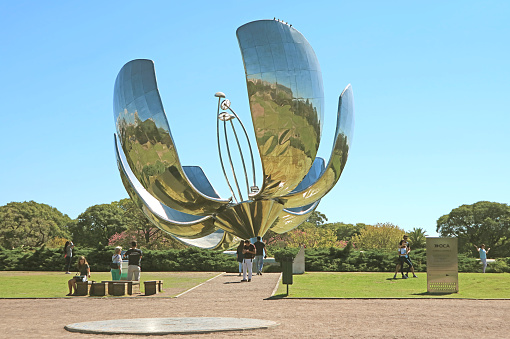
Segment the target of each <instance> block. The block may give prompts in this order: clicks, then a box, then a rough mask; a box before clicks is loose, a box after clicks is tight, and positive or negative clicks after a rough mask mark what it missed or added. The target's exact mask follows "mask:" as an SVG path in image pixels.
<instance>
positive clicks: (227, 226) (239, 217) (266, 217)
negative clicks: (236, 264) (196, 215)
mask: <svg viewBox="0 0 510 339" xmlns="http://www.w3.org/2000/svg"><path fill="white" fill-rule="evenodd" d="M282 210H283V204H281V203H279V202H278V201H276V200H257V201H252V202H243V203H240V204H237V205H234V206H232V207H231V208H228V209H227V210H225V211H223V212H221V213H219V214H218V215H217V216H216V222H215V225H216V226H217V227H219V228H221V229H223V230H225V231H227V232H228V233H232V234H234V235H236V236H238V237H240V238H242V239H250V238H254V237H256V236H263V235H264V234H266V232H267V230H268V229H269V227H271V225H272V224H273V222H274V221H275V220H276V218H277V217H278V215H279V214H280V213H281V212H282Z"/></svg>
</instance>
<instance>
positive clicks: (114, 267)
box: [110, 262, 119, 270]
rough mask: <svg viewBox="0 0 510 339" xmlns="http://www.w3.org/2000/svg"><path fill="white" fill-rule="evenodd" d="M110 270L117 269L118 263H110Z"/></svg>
mask: <svg viewBox="0 0 510 339" xmlns="http://www.w3.org/2000/svg"><path fill="white" fill-rule="evenodd" d="M110 268H111V269H114V270H117V269H119V263H118V262H111V263H110Z"/></svg>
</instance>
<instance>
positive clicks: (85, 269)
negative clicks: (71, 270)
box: [67, 255, 90, 295]
mask: <svg viewBox="0 0 510 339" xmlns="http://www.w3.org/2000/svg"><path fill="white" fill-rule="evenodd" d="M77 268H78V272H79V273H80V277H79V279H78V278H77V277H74V278H72V279H69V281H68V282H67V285H68V286H69V294H68V295H73V288H74V293H75V294H76V283H77V282H78V281H81V282H85V281H87V279H88V278H90V267H89V263H88V262H87V259H85V257H84V256H83V255H82V256H81V257H80V258H79V259H78V265H77Z"/></svg>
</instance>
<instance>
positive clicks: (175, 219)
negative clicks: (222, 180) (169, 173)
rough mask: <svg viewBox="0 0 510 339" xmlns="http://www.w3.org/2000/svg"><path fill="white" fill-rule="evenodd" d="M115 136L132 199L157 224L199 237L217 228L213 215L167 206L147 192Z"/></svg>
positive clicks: (175, 233)
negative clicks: (200, 215)
mask: <svg viewBox="0 0 510 339" xmlns="http://www.w3.org/2000/svg"><path fill="white" fill-rule="evenodd" d="M116 139H117V138H115V146H116V147H115V153H116V156H117V164H118V166H119V172H120V175H121V179H122V183H123V184H124V187H125V188H126V191H127V192H128V194H129V196H130V197H131V199H132V200H133V201H134V202H135V203H136V205H137V206H138V207H139V208H141V209H142V211H143V212H144V214H145V215H146V216H147V218H149V220H151V221H152V222H153V223H154V224H155V225H156V226H158V227H159V228H161V229H162V230H164V231H166V232H168V233H170V234H171V235H174V236H180V237H187V238H199V237H203V236H207V235H209V234H211V233H213V232H215V231H216V230H218V228H217V227H215V226H214V219H213V218H212V216H205V217H199V216H194V215H191V214H186V213H182V212H179V211H176V210H174V209H172V208H170V207H168V206H165V205H164V204H162V203H161V202H159V201H158V200H156V199H155V198H154V197H153V196H152V195H151V194H150V193H149V192H147V191H146V190H145V189H144V188H143V187H142V186H141V185H140V183H139V182H138V180H137V179H136V178H135V177H134V175H133V173H132V172H131V170H130V169H129V167H128V166H126V164H125V159H123V158H124V157H123V154H122V149H120V147H119V144H118V142H117V140H116Z"/></svg>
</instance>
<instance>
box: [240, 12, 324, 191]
mask: <svg viewBox="0 0 510 339" xmlns="http://www.w3.org/2000/svg"><path fill="white" fill-rule="evenodd" d="M237 39H238V41H239V46H240V48H241V53H242V56H243V62H244V68H245V73H246V82H247V86H248V98H249V102H250V110H251V115H252V120H253V125H254V128H255V138H256V141H257V145H258V149H259V153H260V156H261V161H262V167H263V171H264V183H263V186H262V188H261V190H260V191H259V193H258V195H257V196H256V197H255V198H259V199H260V198H274V197H279V196H282V195H285V194H287V193H289V192H290V191H292V189H294V188H295V187H296V186H297V185H298V184H299V182H300V181H301V180H302V179H303V177H304V176H305V175H306V173H307V172H308V170H309V169H310V167H311V166H312V163H313V161H314V159H315V156H316V154H317V149H318V148H319V142H320V137H321V129H322V121H323V106H324V105H323V101H324V95H323V88H322V74H321V70H320V66H319V61H318V60H317V57H316V56H315V53H314V51H313V49H312V47H311V46H310V44H309V43H308V41H306V39H305V37H304V36H303V35H302V34H301V33H299V32H298V31H297V30H296V29H295V28H293V27H291V26H289V25H287V24H285V23H282V22H280V21H275V20H261V21H254V22H250V23H248V24H245V25H243V26H241V27H239V28H238V29H237Z"/></svg>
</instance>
